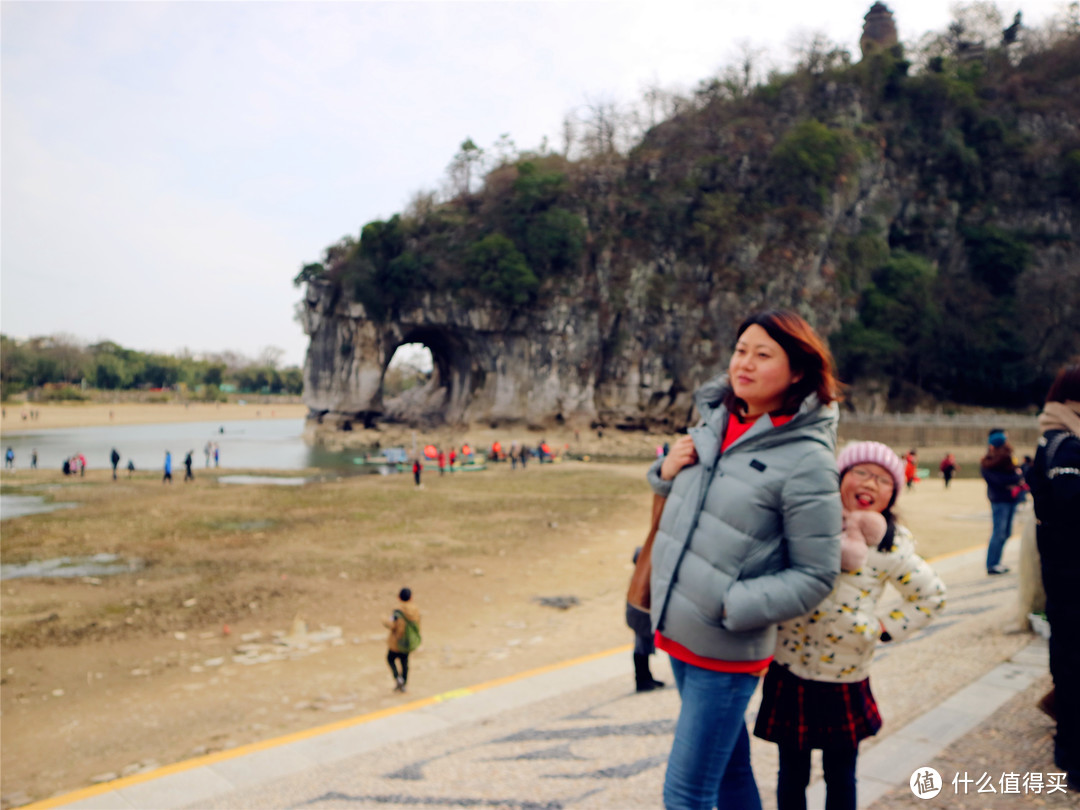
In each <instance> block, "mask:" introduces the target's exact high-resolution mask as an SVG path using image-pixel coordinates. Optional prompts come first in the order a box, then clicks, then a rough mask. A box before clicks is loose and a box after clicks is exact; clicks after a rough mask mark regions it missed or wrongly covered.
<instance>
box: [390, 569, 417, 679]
mask: <svg viewBox="0 0 1080 810" xmlns="http://www.w3.org/2000/svg"><path fill="white" fill-rule="evenodd" d="M398 599H399V600H400V603H399V604H398V606H397V608H395V610H394V612H393V613H391V614H390V618H389V620H384V621H383V625H385V626H386V627H387V628H389V629H390V635H389V637H388V638H387V639H386V646H387V648H388V651H387V653H386V663H388V664H389V665H390V671H391V672H392V673H393V674H394V680H395V681H396V682H397V686H395V687H394V691H395V692H404V691H405V685H406V683H407V682H408V680H409V653H411V652H412V651H413V650H415V649H416V648H417V647H419V646H420V611H419V610H418V609H417V607H416V605H414V604H412V591H411V590H409V589H408V588H402V589H401V591H400V592H399V593H398ZM399 661H400V662H401V672H398V667H397V664H398V662H399Z"/></svg>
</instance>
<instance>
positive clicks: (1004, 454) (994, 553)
mask: <svg viewBox="0 0 1080 810" xmlns="http://www.w3.org/2000/svg"><path fill="white" fill-rule="evenodd" d="M987 443H988V444H987V448H986V455H985V456H983V457H982V461H980V462H979V470H980V472H982V477H983V478H984V479H985V480H986V497H987V498H988V499H989V500H990V515H991V518H992V521H993V523H992V528H991V530H990V541H989V543H988V544H987V547H986V573H988V574H1007V573H1008V572H1009V569H1008V568H1007V567H1006V566H1004V565H1002V564H1001V553H1002V552H1003V551H1004V550H1005V541H1006V540H1008V539H1009V537H1010V536H1011V535H1012V523H1013V515H1014V514H1015V513H1016V502H1017V496H1018V495H1019V494H1020V484H1021V482H1022V480H1023V479H1022V478H1021V477H1020V470H1019V469H1018V468H1017V466H1016V462H1015V461H1014V460H1013V449H1012V445H1010V444H1009V441H1008V437H1007V436H1006V435H1005V431H1004V430H1002V429H1001V428H994V429H993V430H991V431H990V434H989V436H988V437H987Z"/></svg>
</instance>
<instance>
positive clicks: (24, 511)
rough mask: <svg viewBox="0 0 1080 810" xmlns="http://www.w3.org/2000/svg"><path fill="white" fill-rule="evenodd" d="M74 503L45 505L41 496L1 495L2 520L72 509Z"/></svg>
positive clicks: (0, 515)
mask: <svg viewBox="0 0 1080 810" xmlns="http://www.w3.org/2000/svg"><path fill="white" fill-rule="evenodd" d="M73 506H76V504H73V503H45V498H43V497H42V496H41V495H0V520H8V519H9V518H17V517H23V516H24V515H40V514H43V513H45V512H55V511H56V510H57V509H70V508H71V507H73Z"/></svg>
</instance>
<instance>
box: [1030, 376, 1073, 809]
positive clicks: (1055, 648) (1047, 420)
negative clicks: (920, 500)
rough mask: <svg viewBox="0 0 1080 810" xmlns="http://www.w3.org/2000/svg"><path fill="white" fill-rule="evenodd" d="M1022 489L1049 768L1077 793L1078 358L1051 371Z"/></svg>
mask: <svg viewBox="0 0 1080 810" xmlns="http://www.w3.org/2000/svg"><path fill="white" fill-rule="evenodd" d="M1039 428H1040V429H1041V430H1042V436H1041V437H1040V439H1039V447H1038V450H1037V451H1036V453H1035V460H1034V462H1033V463H1032V465H1031V472H1030V475H1029V479H1028V484H1029V486H1030V487H1031V495H1032V500H1033V501H1034V502H1035V518H1036V527H1035V536H1036V539H1037V542H1038V544H1039V556H1040V558H1041V564H1042V575H1043V585H1044V586H1045V588H1046V618H1047V619H1048V620H1049V622H1050V674H1051V675H1053V677H1054V711H1055V714H1056V716H1057V734H1056V735H1055V738H1054V763H1055V764H1056V765H1057V767H1059V768H1061V769H1062V770H1063V771H1065V773H1066V774H1067V775H1068V776H1067V778H1068V781H1069V782H1070V783H1071V786H1072V788H1073V789H1074V790H1080V691H1078V690H1080V589H1078V588H1077V583H1080V542H1077V531H1076V524H1077V520H1078V518H1080V357H1076V358H1074V359H1073V360H1072V361H1071V363H1070V364H1069V365H1067V366H1066V367H1065V368H1063V369H1061V371H1060V372H1058V375H1057V377H1056V378H1055V380H1054V383H1053V384H1052V385H1051V386H1050V391H1049V392H1048V393H1047V395H1046V405H1045V407H1044V409H1043V412H1042V413H1041V414H1039Z"/></svg>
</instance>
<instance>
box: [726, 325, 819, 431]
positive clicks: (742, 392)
mask: <svg viewBox="0 0 1080 810" xmlns="http://www.w3.org/2000/svg"><path fill="white" fill-rule="evenodd" d="M728 374H729V375H730V377H729V379H730V380H731V387H732V389H733V390H734V391H735V396H737V397H738V398H739V399H741V400H742V401H743V402H745V403H746V414H747V416H759V415H761V414H763V413H769V412H770V411H775V410H777V409H778V408H780V406H782V405H783V404H784V396H785V395H786V394H787V390H788V388H790V387H791V386H792V385H793V384H794V383H797V382H798V381H799V380H800V379H802V375H801V374H792V372H791V364H790V362H789V361H788V356H787V352H785V351H784V350H783V348H781V346H780V344H779V343H777V342H776V341H775V340H773V339H772V338H771V337H769V333H768V332H766V331H765V330H764V329H763V328H762V327H760V326H758V325H757V324H756V323H755V324H753V325H751V326H749V327H747V328H746V331H744V332H743V333H742V334H741V335H739V340H738V342H737V343H736V344H735V353H734V354H732V355H731V363H730V365H729V366H728Z"/></svg>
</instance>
